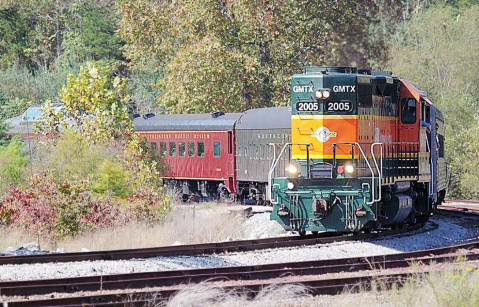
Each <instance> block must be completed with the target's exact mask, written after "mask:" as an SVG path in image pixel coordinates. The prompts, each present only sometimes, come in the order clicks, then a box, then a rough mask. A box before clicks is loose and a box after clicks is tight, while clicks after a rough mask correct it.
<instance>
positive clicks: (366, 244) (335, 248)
mask: <svg viewBox="0 0 479 307" xmlns="http://www.w3.org/2000/svg"><path fill="white" fill-rule="evenodd" d="M453 221H454V220H450V219H448V218H439V219H434V220H433V222H434V223H436V224H438V226H439V227H437V228H436V227H434V224H433V223H432V222H428V223H427V224H426V226H425V227H423V228H422V229H420V230H416V231H414V232H411V233H407V234H402V235H396V236H392V237H387V238H379V239H375V240H367V241H348V242H338V243H332V244H323V245H316V246H304V247H295V248H280V249H268V250H261V251H253V252H246V253H231V254H221V255H209V256H181V257H157V258H151V259H137V260H122V261H84V262H72V263H57V264H54V263H51V264H25V265H3V266H0V280H2V281H8V280H34V279H49V278H63V277H78V276H92V275H108V274H119V273H135V272H147V271H163V270H184V269H194V268H209V267H222V266H238V265H259V264H269V263H280V262H295V261H309V260H321V259H336V258H347V257H363V256H373V255H383V254H393V253H400V252H407V251H413V250H422V249H430V248H435V247H441V246H448V245H453V244H457V243H460V242H464V241H465V240H467V239H469V238H471V236H472V235H474V234H471V230H470V229H467V228H465V227H462V226H460V225H458V224H456V223H454V222H453ZM456 222H458V221H457V220H456ZM255 225H257V226H255ZM244 226H245V229H249V231H248V233H247V235H246V236H247V238H246V239H251V238H257V237H264V236H266V233H267V232H270V235H284V233H281V232H280V231H279V230H278V229H277V227H276V226H277V225H275V223H274V222H272V221H269V214H268V213H258V214H255V215H253V216H252V217H251V218H249V219H247V220H245V224H244ZM271 233H273V234H271ZM238 239H243V238H238Z"/></svg>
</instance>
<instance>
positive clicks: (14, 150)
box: [0, 137, 28, 194]
mask: <svg viewBox="0 0 479 307" xmlns="http://www.w3.org/2000/svg"><path fill="white" fill-rule="evenodd" d="M22 147H23V146H22V143H21V141H20V139H19V138H18V137H14V138H13V139H12V140H11V141H10V142H8V144H7V145H6V146H2V147H0V194H3V192H5V189H6V188H7V187H8V186H9V185H11V184H13V185H18V184H21V183H22V182H23V181H24V180H25V176H24V174H25V166H26V164H27V161H28V159H27V157H26V156H25V153H24V152H23V151H22Z"/></svg>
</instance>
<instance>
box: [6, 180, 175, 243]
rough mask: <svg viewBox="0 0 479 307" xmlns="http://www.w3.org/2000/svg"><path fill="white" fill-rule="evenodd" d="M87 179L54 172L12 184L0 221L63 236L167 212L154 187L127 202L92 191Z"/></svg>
mask: <svg viewBox="0 0 479 307" xmlns="http://www.w3.org/2000/svg"><path fill="white" fill-rule="evenodd" d="M90 185H91V183H90V182H88V181H85V180H79V179H78V180H65V181H62V182H58V181H57V180H55V178H54V177H53V176H52V174H50V173H41V174H37V175H34V176H32V177H31V178H30V179H29V183H28V186H27V187H25V188H22V187H19V186H14V185H12V186H10V187H9V188H8V189H7V191H6V193H5V194H4V196H3V197H2V198H1V199H0V202H1V204H2V206H1V207H0V223H1V224H3V225H4V226H8V227H18V228H22V229H24V230H25V231H26V232H27V233H29V234H31V235H34V236H41V237H44V238H47V239H51V240H54V239H59V238H63V237H66V236H76V235H78V234H80V233H82V232H84V231H89V230H95V229H99V228H105V227H108V226H114V225H118V224H124V223H127V222H131V221H135V222H150V223H151V222H157V221H159V220H160V219H161V218H162V217H163V216H164V214H165V209H166V208H168V207H167V206H165V199H164V197H162V195H161V194H159V193H158V192H155V191H154V190H152V189H146V188H144V189H140V190H139V191H136V192H135V193H133V194H132V195H131V197H130V198H129V199H128V201H126V202H123V203H122V202H120V201H118V200H114V198H113V197H112V195H111V194H108V195H106V196H105V197H100V195H98V194H95V193H93V192H91V190H90V188H91V187H90Z"/></svg>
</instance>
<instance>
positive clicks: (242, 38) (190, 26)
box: [120, 0, 374, 112]
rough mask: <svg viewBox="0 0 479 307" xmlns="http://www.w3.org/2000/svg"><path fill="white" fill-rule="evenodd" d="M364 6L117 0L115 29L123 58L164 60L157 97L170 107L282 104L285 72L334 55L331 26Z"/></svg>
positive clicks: (342, 25)
mask: <svg viewBox="0 0 479 307" xmlns="http://www.w3.org/2000/svg"><path fill="white" fill-rule="evenodd" d="M368 6H374V3H373V2H372V1H367V0H365V1H359V2H358V1H329V0H328V1H323V2H321V3H318V2H317V1H308V0H304V1H292V0H281V1H275V2H271V1H263V0H242V1H218V0H207V1H201V2H198V1H191V0H181V1H175V2H170V1H158V2H151V1H146V0H143V1H124V2H123V3H122V5H121V9H122V12H123V20H122V22H121V23H120V34H121V37H122V38H123V39H124V40H125V41H126V45H125V51H126V56H127V57H128V58H130V59H132V60H133V61H134V62H136V63H138V64H140V65H141V64H144V63H145V61H146V60H147V59H150V58H153V59H156V60H157V61H158V62H159V63H161V64H162V65H163V66H164V69H165V77H164V78H163V79H162V80H160V81H159V82H158V86H159V88H160V89H161V90H162V92H161V94H160V97H159V99H158V101H159V102H160V103H162V104H163V103H164V104H165V105H166V106H167V107H169V109H170V111H172V112H208V111H215V110H224V111H241V110H244V109H247V108H251V107H258V106H274V105H284V104H286V103H287V101H288V97H289V78H290V76H291V74H292V73H293V72H297V71H299V70H301V69H302V67H303V66H304V65H305V64H310V63H314V64H322V63H326V62H329V61H330V60H333V59H335V58H333V57H331V56H329V53H330V52H331V51H334V50H336V49H338V48H340V46H341V45H343V44H344V43H345V42H344V41H339V40H338V39H336V33H338V32H341V31H343V30H344V29H348V28H350V24H351V23H352V22H354V20H355V19H358V16H360V17H359V19H363V17H364V16H365V15H361V12H363V10H366V9H367V7H368ZM357 12H360V14H357ZM366 15H367V14H366ZM363 20H364V19H363ZM354 24H356V23H354ZM346 61H348V59H338V62H335V63H331V62H330V63H329V64H343V65H349V64H350V63H346ZM359 64H360V63H358V65H359Z"/></svg>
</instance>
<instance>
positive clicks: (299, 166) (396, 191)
mask: <svg viewBox="0 0 479 307" xmlns="http://www.w3.org/2000/svg"><path fill="white" fill-rule="evenodd" d="M284 154H288V155H291V158H292V160H291V165H290V166H289V175H288V176H287V177H275V178H270V188H271V195H270V199H271V203H272V204H273V212H272V214H271V219H273V220H276V221H278V222H279V223H280V224H281V225H282V226H283V227H284V228H285V229H287V230H296V231H299V232H300V233H301V234H304V233H306V231H311V232H313V233H315V232H320V231H328V232H358V231H363V230H370V229H376V228H380V227H385V226H387V227H400V226H402V225H404V224H406V223H409V224H414V223H419V222H424V221H427V219H428V218H429V216H431V215H432V214H433V213H434V211H435V208H436V206H437V205H438V204H440V203H441V202H442V201H443V200H444V196H445V191H446V180H445V177H446V163H445V158H444V118H443V116H442V113H441V112H440V111H439V110H438V109H437V108H436V107H435V106H434V105H433V104H432V103H431V102H430V101H429V99H428V98H427V95H426V93H424V92H422V91H420V90H419V89H417V88H416V87H415V86H413V85H412V84H411V83H409V82H408V81H407V80H404V79H401V78H398V77H394V76H392V74H391V73H390V72H388V71H372V70H360V69H357V68H354V67H308V68H306V69H305V72H304V73H301V74H296V75H293V77H292V84H291V142H290V143H288V144H286V145H285V146H284V147H283V149H282V151H281V152H280V154H279V155H278V157H276V158H275V160H274V161H273V163H272V166H271V169H270V174H274V173H275V169H276V168H277V163H276V162H277V161H281V159H282V157H281V156H282V155H284ZM270 177H273V176H270Z"/></svg>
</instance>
